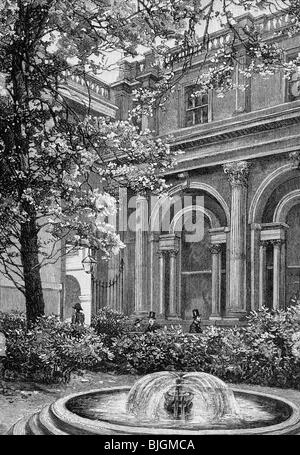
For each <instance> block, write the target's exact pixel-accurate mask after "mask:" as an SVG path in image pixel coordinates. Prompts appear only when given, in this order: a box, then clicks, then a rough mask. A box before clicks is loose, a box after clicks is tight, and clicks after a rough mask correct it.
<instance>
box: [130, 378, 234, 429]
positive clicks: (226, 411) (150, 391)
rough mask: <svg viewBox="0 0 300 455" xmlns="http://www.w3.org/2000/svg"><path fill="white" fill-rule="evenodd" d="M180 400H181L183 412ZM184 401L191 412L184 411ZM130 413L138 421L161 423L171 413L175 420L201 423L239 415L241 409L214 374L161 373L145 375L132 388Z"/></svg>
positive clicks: (228, 390)
mask: <svg viewBox="0 0 300 455" xmlns="http://www.w3.org/2000/svg"><path fill="white" fill-rule="evenodd" d="M178 386H179V387H178ZM179 390H180V393H181V397H179V396H178V394H179ZM176 395H177V396H176ZM178 400H181V401H182V403H181V404H182V405H183V409H181V410H180V408H178V405H179V402H178ZM184 401H185V402H186V408H189V409H185V403H184ZM172 403H173V405H172ZM169 404H170V405H171V406H170V405H169ZM168 405H169V406H168ZM127 410H128V412H129V413H131V414H134V415H136V416H137V417H138V418H139V419H148V420H160V421H161V420H164V421H165V420H168V419H169V416H170V414H171V416H173V418H176V419H178V417H183V415H186V417H187V418H190V420H193V421H194V422H195V421H198V422H202V423H204V422H212V421H216V420H219V419H220V418H222V417H224V416H226V415H227V416H231V417H232V418H233V417H237V416H238V406H237V403H236V400H235V398H234V395H233V392H232V391H231V390H230V389H229V388H228V386H227V385H226V384H225V383H224V382H223V381H221V380H220V379H219V378H216V377H215V376H212V375H211V374H208V373H198V372H197V373H196V372H195V373H189V372H187V373H177V372H170V371H160V372H157V373H152V374H149V375H147V376H144V377H143V378H141V379H139V380H138V381H137V382H136V383H135V384H134V386H133V387H132V388H131V390H130V392H129V395H128V399H127ZM182 411H183V412H182Z"/></svg>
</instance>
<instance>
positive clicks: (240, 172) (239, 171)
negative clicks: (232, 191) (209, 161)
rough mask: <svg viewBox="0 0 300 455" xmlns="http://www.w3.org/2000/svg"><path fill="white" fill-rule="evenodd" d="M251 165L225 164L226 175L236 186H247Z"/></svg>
mask: <svg viewBox="0 0 300 455" xmlns="http://www.w3.org/2000/svg"><path fill="white" fill-rule="evenodd" d="M249 167H250V166H249V163H248V162H247V161H234V162H232V163H226V164H223V169H224V172H225V174H227V177H228V180H229V183H230V184H231V185H232V186H235V185H243V186H246V185H247V181H248V176H249Z"/></svg>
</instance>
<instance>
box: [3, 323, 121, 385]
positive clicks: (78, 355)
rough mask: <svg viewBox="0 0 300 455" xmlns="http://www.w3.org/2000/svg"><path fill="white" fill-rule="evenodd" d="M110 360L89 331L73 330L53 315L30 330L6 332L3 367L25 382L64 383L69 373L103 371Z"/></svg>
mask: <svg viewBox="0 0 300 455" xmlns="http://www.w3.org/2000/svg"><path fill="white" fill-rule="evenodd" d="M112 358H113V354H112V353H111V351H110V350H109V349H108V348H107V347H105V346H104V343H103V341H102V339H101V337H99V336H97V335H96V334H95V332H94V331H93V330H92V329H90V328H86V327H79V328H74V327H73V326H72V325H71V324H69V323H66V322H60V321H59V320H58V318H57V317H56V316H48V317H42V318H39V320H38V321H37V323H36V324H35V325H34V326H33V327H32V328H31V329H30V330H26V329H23V328H21V329H20V328H15V329H11V330H9V332H7V358H6V361H5V368H6V369H8V370H10V371H12V372H13V373H14V374H15V375H16V376H17V377H19V378H22V379H24V380H33V381H37V382H46V383H51V382H52V383H55V382H67V381H68V380H69V379H70V373H71V371H73V370H76V369H82V368H86V369H91V370H93V369H99V367H100V366H101V367H102V368H105V364H106V362H109V361H111V359H112Z"/></svg>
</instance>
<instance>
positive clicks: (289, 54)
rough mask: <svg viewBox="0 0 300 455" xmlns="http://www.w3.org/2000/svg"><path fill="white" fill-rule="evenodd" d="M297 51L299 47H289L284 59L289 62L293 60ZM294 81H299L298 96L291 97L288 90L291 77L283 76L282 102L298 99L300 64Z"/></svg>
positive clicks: (299, 97) (299, 98)
mask: <svg viewBox="0 0 300 455" xmlns="http://www.w3.org/2000/svg"><path fill="white" fill-rule="evenodd" d="M299 52H300V49H299V47H297V48H294V49H290V50H289V51H288V52H287V53H286V56H285V61H286V62H289V61H291V60H293V59H294V58H296V57H297V56H298V54H299ZM294 82H298V83H299V96H298V97H294V99H291V96H292V94H291V91H290V87H291V84H292V83H293V81H292V79H286V78H285V84H284V102H285V103H292V102H294V101H300V64H299V66H298V77H297V79H296V80H295V81H294Z"/></svg>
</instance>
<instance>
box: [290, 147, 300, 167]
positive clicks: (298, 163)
mask: <svg viewBox="0 0 300 455" xmlns="http://www.w3.org/2000/svg"><path fill="white" fill-rule="evenodd" d="M289 159H290V161H291V164H292V168H293V169H300V151H297V152H291V153H290V154H289Z"/></svg>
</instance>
